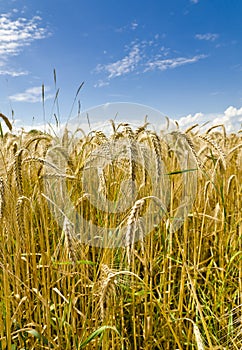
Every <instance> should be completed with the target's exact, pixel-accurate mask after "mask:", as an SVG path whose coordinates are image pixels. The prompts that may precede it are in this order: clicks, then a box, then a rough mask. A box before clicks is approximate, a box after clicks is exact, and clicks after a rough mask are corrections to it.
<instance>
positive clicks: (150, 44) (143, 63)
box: [94, 35, 207, 87]
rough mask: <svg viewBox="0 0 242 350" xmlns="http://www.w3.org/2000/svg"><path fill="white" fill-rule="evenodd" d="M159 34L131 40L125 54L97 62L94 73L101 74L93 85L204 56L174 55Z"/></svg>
mask: <svg viewBox="0 0 242 350" xmlns="http://www.w3.org/2000/svg"><path fill="white" fill-rule="evenodd" d="M161 39H162V38H160V37H159V35H155V36H154V37H153V38H152V39H150V40H138V39H136V40H135V41H133V42H131V44H130V45H129V46H126V47H125V49H124V51H126V54H125V55H124V57H123V58H120V59H118V60H116V61H114V62H111V63H107V64H98V65H97V66H96V68H95V73H97V74H103V75H104V77H103V78H102V79H100V80H99V81H98V82H97V83H96V84H95V85H94V86H95V87H103V86H105V85H108V84H109V82H110V81H111V80H112V79H114V78H117V77H121V76H124V75H127V74H129V73H133V74H141V73H146V72H148V71H155V70H160V71H164V70H167V69H174V68H177V67H180V66H183V65H187V64H191V63H195V62H198V61H199V60H201V59H204V58H206V57H207V56H206V55H203V54H201V55H194V56H191V57H183V56H181V57H174V56H175V52H173V51H172V50H171V49H169V48H166V47H165V46H164V45H162V42H161Z"/></svg>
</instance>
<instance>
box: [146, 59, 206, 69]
mask: <svg viewBox="0 0 242 350" xmlns="http://www.w3.org/2000/svg"><path fill="white" fill-rule="evenodd" d="M205 57H207V56H206V55H197V56H193V57H175V58H169V59H154V60H153V61H150V62H147V64H146V69H145V70H144V71H145V72H147V71H152V70H155V69H158V70H161V71H164V70H167V69H174V68H177V67H180V66H184V65H186V64H190V63H195V62H197V61H199V60H201V59H203V58H205Z"/></svg>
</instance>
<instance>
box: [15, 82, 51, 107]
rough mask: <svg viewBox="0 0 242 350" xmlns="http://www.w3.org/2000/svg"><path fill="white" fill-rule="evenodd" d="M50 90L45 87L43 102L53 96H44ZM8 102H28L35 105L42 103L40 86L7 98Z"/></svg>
mask: <svg viewBox="0 0 242 350" xmlns="http://www.w3.org/2000/svg"><path fill="white" fill-rule="evenodd" d="M49 90H50V88H49V87H48V86H45V100H48V99H50V98H52V97H54V95H52V94H46V92H48V91H49ZM9 98H10V100H12V101H15V102H30V103H36V102H41V101H42V87H41V86H35V87H32V88H30V89H27V90H25V91H24V92H20V93H17V94H15V95H12V96H10V97H9Z"/></svg>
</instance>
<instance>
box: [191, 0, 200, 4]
mask: <svg viewBox="0 0 242 350" xmlns="http://www.w3.org/2000/svg"><path fill="white" fill-rule="evenodd" d="M198 1H199V0H190V2H191V3H192V4H198Z"/></svg>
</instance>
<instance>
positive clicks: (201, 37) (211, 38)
mask: <svg viewBox="0 0 242 350" xmlns="http://www.w3.org/2000/svg"><path fill="white" fill-rule="evenodd" d="M218 37H219V35H218V34H216V33H205V34H196V35H195V38H196V39H198V40H206V41H214V40H216V39H218Z"/></svg>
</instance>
